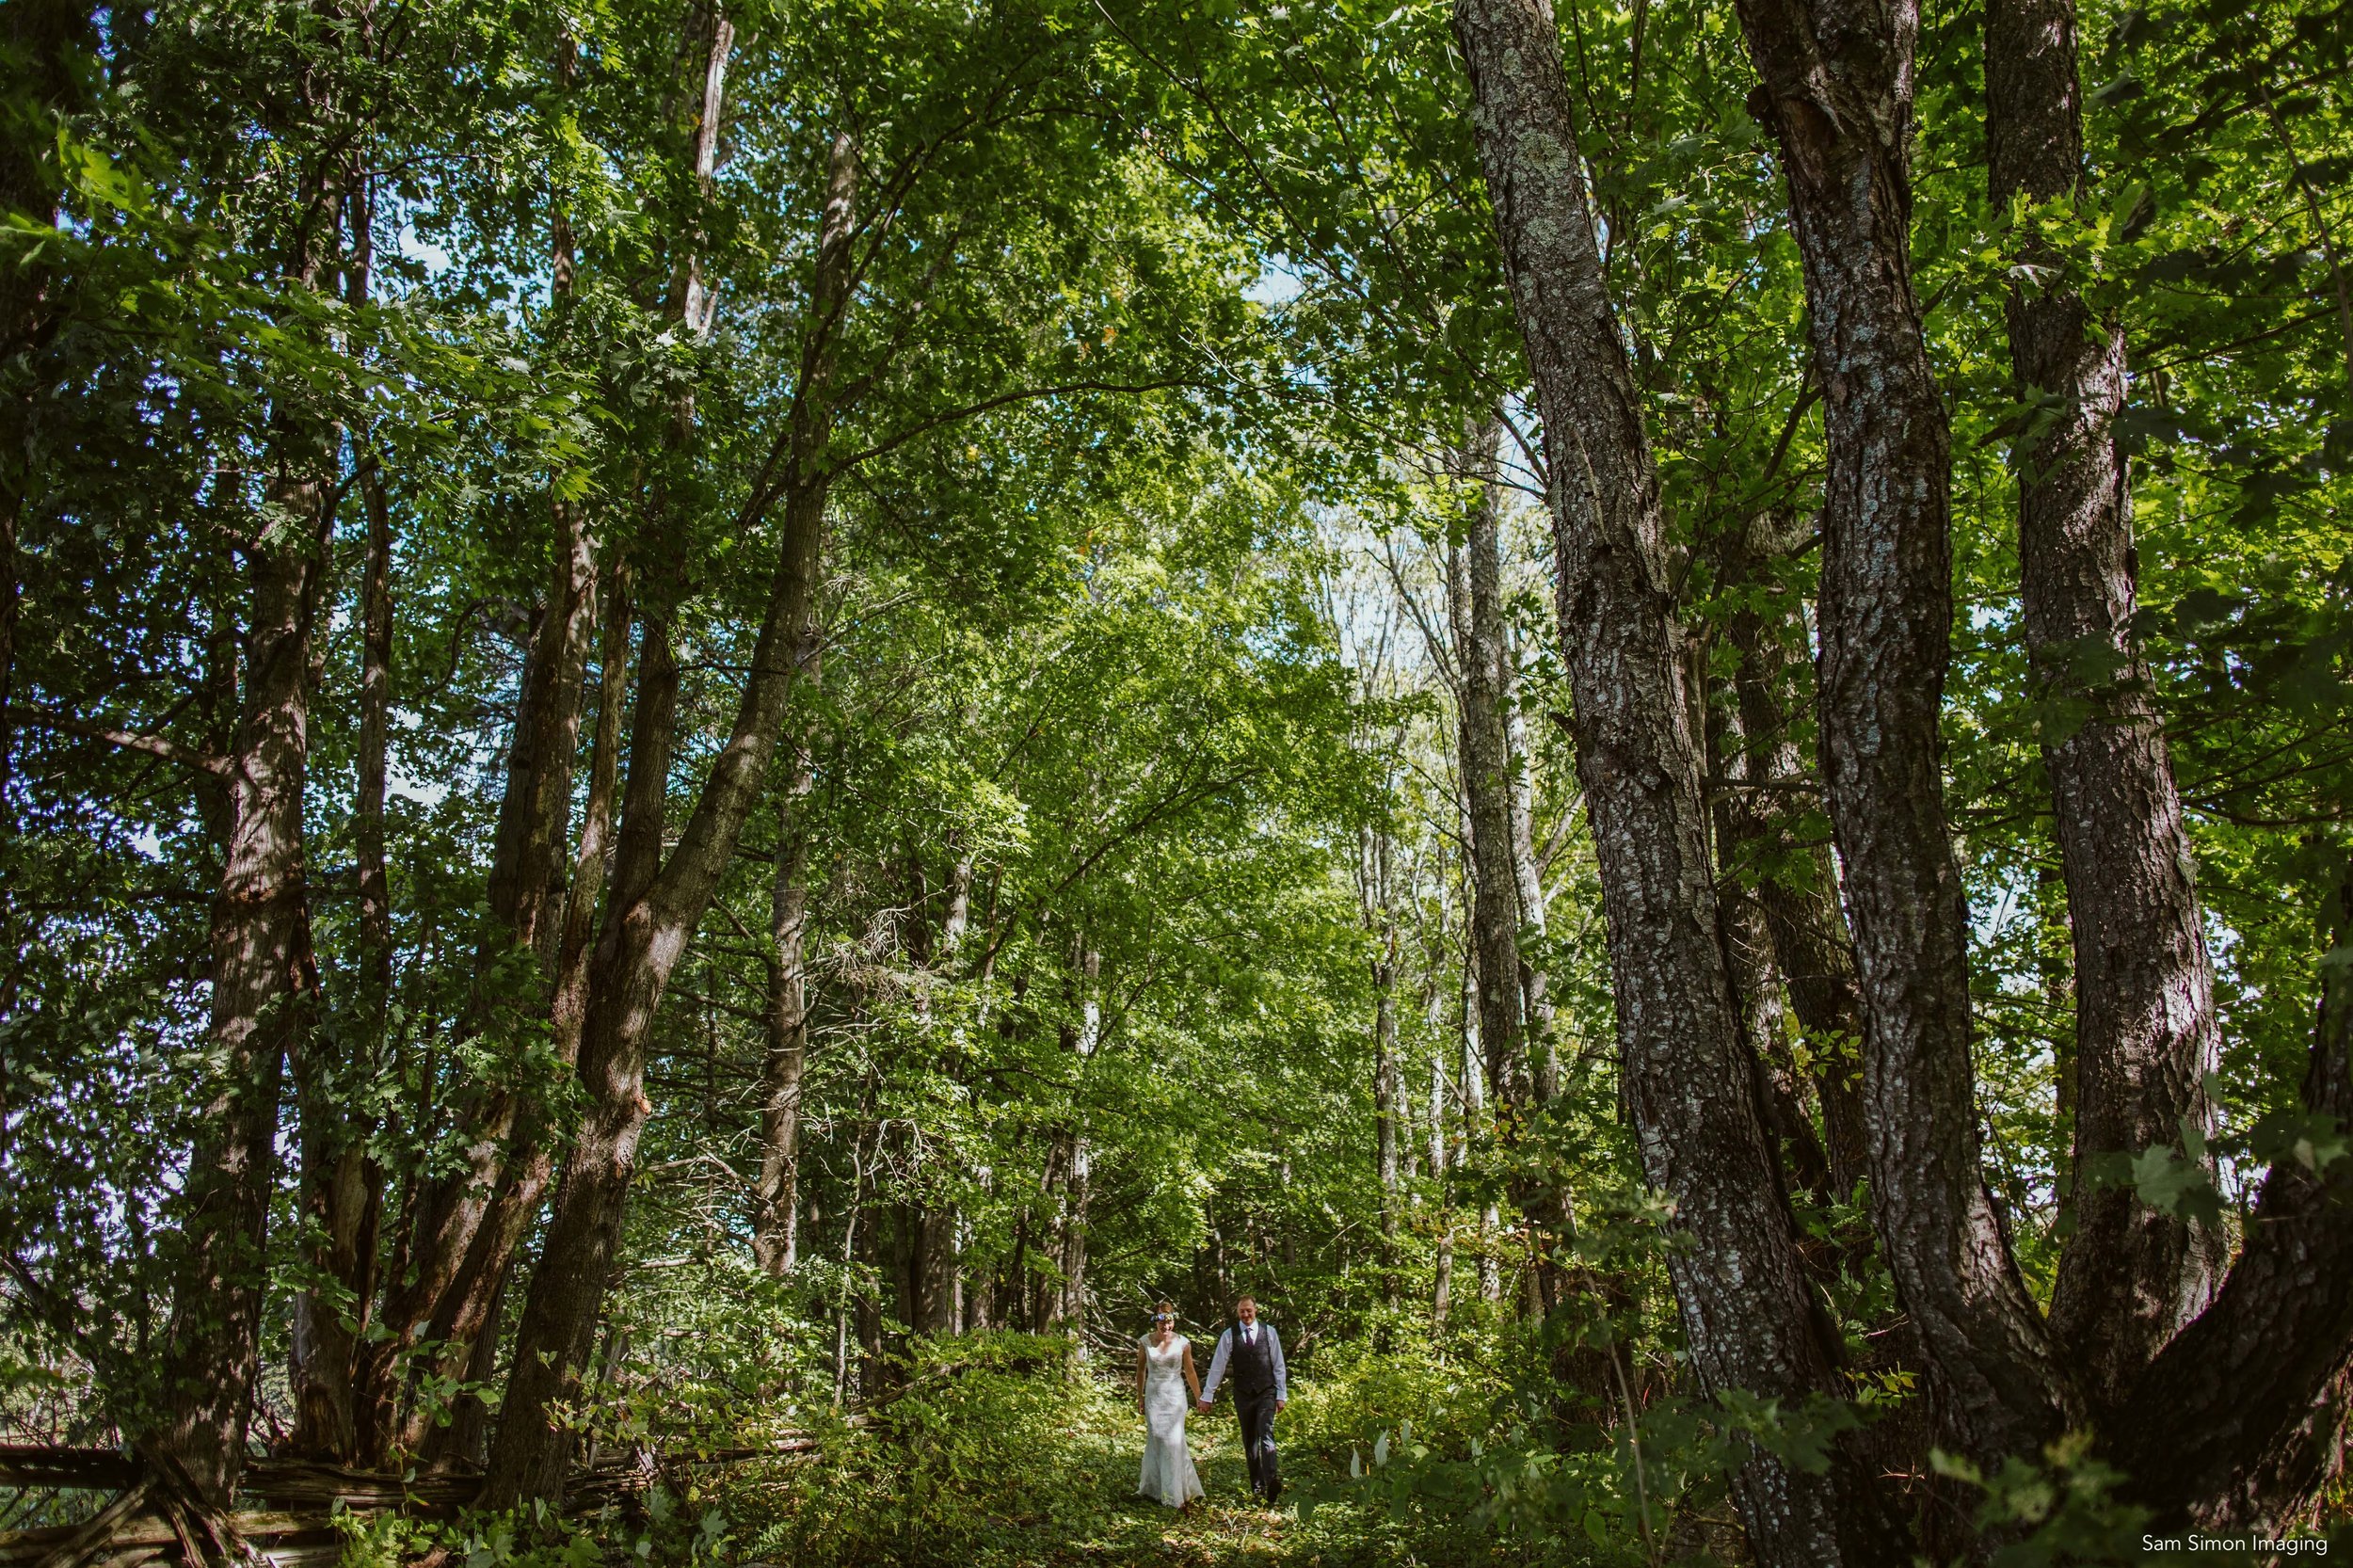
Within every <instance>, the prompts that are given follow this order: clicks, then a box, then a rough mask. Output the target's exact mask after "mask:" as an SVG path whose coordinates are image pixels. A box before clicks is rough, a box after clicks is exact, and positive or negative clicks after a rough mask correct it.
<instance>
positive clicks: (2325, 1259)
mask: <svg viewBox="0 0 2353 1568" xmlns="http://www.w3.org/2000/svg"><path fill="white" fill-rule="evenodd" d="M2333 902H2334V903H2335V904H2336V907H2335V908H2334V909H2333V910H2331V911H2330V914H2331V916H2332V919H2331V920H2330V922H2329V942H2330V945H2331V960H2336V961H2331V960H2324V961H2323V962H2322V964H2321V966H2320V980H2321V989H2320V1014H2319V1018H2318V1021H2317V1022H2316V1023H2315V1025H2314V1027H2313V1046H2312V1054H2311V1059H2310V1063H2309V1064H2308V1066H2307V1067H2306V1069H2305V1074H2304V1086H2303V1096H2302V1098H2303V1110H2304V1112H2305V1113H2306V1115H2308V1116H2310V1117H2313V1118H2328V1119H2329V1120H2328V1121H2326V1122H2317V1123H2316V1124H2315V1125H2314V1126H2313V1127H2312V1128H2311V1129H2310V1130H2311V1131H2318V1130H2319V1128H2320V1127H2324V1126H2333V1127H2334V1128H2338V1129H2340V1130H2341V1129H2343V1128H2347V1127H2353V969H2348V968H2347V967H2346V966H2345V964H2344V963H2343V962H2342V961H2341V957H2342V955H2343V954H2344V952H2345V950H2346V948H2347V946H2348V945H2353V869H2348V872H2347V874H2346V877H2345V881H2344V882H2343V883H2342V884H2341V885H2340V886H2339V888H2338V889H2337V892H2336V896H2335V899H2334V901H2333ZM2348 1364H2353V1155H2347V1154H2345V1152H2343V1149H2342V1146H2341V1145H2340V1146H2339V1148H2338V1149H2337V1150H2336V1152H2335V1153H2334V1157H2333V1158H2330V1157H2329V1153H2328V1152H2327V1151H2326V1150H2323V1151H2320V1152H2315V1151H2314V1150H2313V1146H2312V1145H2311V1144H2306V1145H2305V1146H2303V1147H2302V1148H2296V1149H2283V1150H2281V1152H2280V1154H2279V1156H2278V1158H2277V1160H2276V1161H2275V1162H2274V1164H2273V1165H2272V1168H2271V1173H2270V1175H2269V1176H2266V1177H2265V1181H2264V1188H2263V1193H2262V1196H2261V1197H2260V1198H2259V1199H2258V1201H2257V1202H2256V1205H2255V1212H2254V1215H2253V1217H2252V1219H2251V1220H2250V1221H2249V1224H2248V1226H2247V1242H2246V1245H2245V1247H2244V1248H2243V1250H2242V1251H2241V1252H2240V1254H2239V1257H2238V1260H2237V1262H2235V1263H2233V1265H2232V1267H2231V1272H2230V1274H2229V1276H2228V1277H2227V1278H2226V1279H2225V1280H2224V1281H2223V1283H2222V1287H2221V1288H2220V1289H2219V1290H2218V1291H2217V1292H2216V1295H2215V1300H2214V1304H2212V1305H2211V1306H2209V1307H2208V1308H2207V1309H2206V1311H2205V1312H2204V1314H2203V1315H2201V1317H2200V1318H2199V1319H2198V1320H2196V1321H2195V1322H2192V1323H2191V1324H2190V1325H2189V1326H2188V1327H2187V1328H2185V1329H2184V1330H2183V1331H2182V1332H2181V1333H2180V1334H2179V1335H2177V1336H2175V1337H2174V1339H2173V1340H2172V1342H2171V1343H2170V1344H2169V1345H2167V1346H2166V1347H2165V1349H2164V1350H2163V1351H2162V1352H2159V1354H2158V1355H2157V1357H2156V1359H2155V1360H2154V1361H2153V1363H2152V1364H2151V1365H2150V1367H2149V1369H2148V1370H2147V1371H2146V1372H2144V1373H2143V1374H2142V1375H2141V1377H2140V1378H2139V1380H2138V1381H2137V1383H2136V1384H2134V1386H2133V1389H2132V1392H2131V1395H2130V1397H2129V1398H2128V1399H2127V1400H2125V1401H2124V1402H2123V1404H2122V1405H2121V1409H2120V1411H2119V1413H2118V1416H2117V1417H2116V1419H2115V1420H2114V1422H2113V1423H2111V1425H2110V1428H2109V1430H2110V1432H2112V1433H2113V1435H2112V1437H2111V1439H2110V1441H2109V1442H2108V1443H2107V1445H2106V1447H2107V1448H2108V1449H2109V1451H2110V1453H2111V1454H2112V1455H2113V1456H2114V1457H2115V1458H2116V1459H2117V1460H2118V1461H2120V1462H2121V1465H2122V1467H2123V1469H2124V1471H2125V1473H2126V1474H2127V1476H2128V1477H2129V1478H2130V1480H2128V1481H2127V1483H2126V1486H2125V1491H2126V1492H2127V1494H2128V1495H2129V1496H2131V1497H2132V1499H2133V1500H2134V1501H2137V1502H2138V1503H2140V1504H2142V1505H2143V1506H2145V1507H2147V1508H2149V1509H2150V1510H2152V1511H2153V1512H2154V1513H2155V1515H2156V1521H2157V1524H2158V1526H2159V1527H2162V1528H2168V1529H2181V1528H2201V1529H2206V1530H2210V1531H2213V1532H2215V1533H2217V1534H2229V1535H2241V1534H2249V1533H2259V1534H2263V1535H2266V1536H2270V1535H2278V1534H2281V1533H2282V1532H2283V1530H2284V1528H2285V1527H2286V1526H2287V1525H2289V1524H2291V1523H2293V1522H2295V1521H2296V1520H2297V1517H2298V1516H2299V1515H2300V1514H2301V1513H2302V1512H2304V1511H2305V1509H2306V1508H2307V1507H2308V1505H2309V1502H2310V1499H2311V1498H2312V1497H2313V1495H2314V1493H2315V1492H2316V1490H2317V1489H2318V1487H2319V1486H2320V1485H2321V1483H2322V1482H2323V1481H2324V1480H2327V1479H2328V1478H2329V1474H2330V1473H2331V1470H2332V1469H2333V1467H2334V1465H2335V1464H2337V1463H2339V1462H2340V1454H2341V1444H2342V1436H2341V1433H2342V1432H2343V1430H2344V1424H2345V1396H2346V1383H2347V1380H2348V1376H2349V1375H2353V1374H2349V1373H2348Z"/></svg>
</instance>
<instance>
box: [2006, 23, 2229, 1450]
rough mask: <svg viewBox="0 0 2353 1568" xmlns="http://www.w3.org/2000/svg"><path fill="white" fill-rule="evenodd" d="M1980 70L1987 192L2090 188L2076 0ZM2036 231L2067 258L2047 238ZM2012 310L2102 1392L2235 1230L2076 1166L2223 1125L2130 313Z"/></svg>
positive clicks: (2087, 1344) (2032, 655)
mask: <svg viewBox="0 0 2353 1568" xmlns="http://www.w3.org/2000/svg"><path fill="white" fill-rule="evenodd" d="M1985 87H1986V144H1987V153H1988V158H1987V162H1988V169H1989V175H1990V183H1991V185H1992V193H1993V205H1994V208H1995V210H1996V211H1997V212H1998V211H2001V210H2003V209H2005V208H2007V207H2008V206H2009V204H2010V203H2011V202H2012V201H2014V200H2028V201H2035V202H2047V201H2054V200H2068V199H2072V198H2075V197H2080V196H2088V195H2089V191H2088V189H2087V187H2086V185H2085V183H2084V169H2083V156H2084V154H2083V115H2082V102H2083V89H2082V86H2081V84H2080V82H2079V81H2078V80H2077V76H2076V65H2075V6H2074V0H1989V4H1988V5H1987V7H1986V13H1985ZM2024 248H2025V255H2024V257H2022V260H2025V261H2027V262H2038V261H2039V262H2043V263H2047V264H2051V265H2052V272H2053V276H2055V277H2056V276H2061V275H2062V273H2061V269H2060V267H2059V265H2058V264H2059V262H2060V258H2058V257H2057V256H2056V255H2052V254H2050V253H2049V250H2048V248H2047V247H2045V246H2043V245H2042V244H2041V242H2040V241H2038V240H2035V239H2033V238H2028V239H2026V240H2025V244H2024ZM2007 315H2008V319H2009V347H2010V363H2011V366H2012V368H2013V371H2014V373H2015V376H2016V378H2017V385H2018V393H2019V399H2020V401H2021V402H2022V403H2025V404H2027V405H2029V406H2031V407H2033V408H2035V410H2036V412H2035V413H2034V414H2033V415H2032V416H2031V417H2032V420H2033V424H2032V425H2030V427H2029V429H2028V430H2027V432H2025V434H2024V435H2022V437H2021V438H2020V439H2019V440H2018V442H2017V446H2016V460H2017V463H2018V468H2019V485H2018V557H2019V568H2020V569H2019V584H2020V588H2021V591H2022V601H2023V603H2022V607H2023V610H2024V615H2023V616H2022V620H2023V623H2024V630H2025V640H2026V656H2027V661H2028V664H2029V666H2030V668H2031V670H2032V682H2033V688H2034V696H2035V699H2036V706H2037V708H2038V710H2039V711H2040V712H2041V733H2042V760H2043V766H2044V769H2045V770H2046V771H2047V772H2048V774H2049V775H2050V779H2051V795H2052V805H2053V815H2054V818H2055V824H2056V826H2057V834H2058V841H2059V857H2060V862H2061V864H2062V866H2063V867H2064V869H2065V872H2066V876H2067V904H2068V909H2069V911H2070V913H2071V915H2072V916H2073V925H2074V954H2075V1107H2074V1110H2075V1147H2074V1163H2075V1172H2074V1177H2073V1180H2072V1181H2071V1183H2070V1185H2071V1187H2072V1188H2073V1211H2074V1231H2073V1235H2072V1236H2071V1237H2070V1238H2069V1239H2068V1240H2067V1243H2066V1245H2065V1247H2064V1248H2063V1250H2062V1251H2061V1252H2060V1255H2059V1266H2058V1280H2057V1288H2056V1289H2055V1290H2054V1292H2053V1294H2052V1299H2051V1332H2052V1335H2053V1336H2054V1337H2055V1338H2056V1339H2057V1341H2058V1343H2059V1345H2060V1347H2061V1348H2062V1349H2063V1351H2064V1352H2065V1353H2066V1355H2067V1357H2068V1360H2069V1362H2070V1363H2071V1364H2072V1365H2073V1366H2074V1367H2075V1368H2078V1369H2079V1370H2078V1376H2079V1378H2080V1380H2081V1383H2082V1386H2083V1389H2084V1392H2085V1395H2086V1397H2087V1398H2088V1399H2089V1400H2090V1402H2091V1404H2092V1406H2093V1408H2094V1409H2095V1410H2098V1409H2104V1408H2105V1407H2107V1406H2109V1405H2110V1404H2112V1403H2113V1401H2114V1400H2117V1399H2118V1398H2120V1397H2121V1395H2122V1393H2123V1390H2124V1389H2125V1387H2126V1386H2127V1385H2128V1384H2129V1383H2130V1382H2131V1380H2132V1379H2133V1378H2134V1377H2135V1376H2137V1375H2138V1373H2139V1371H2140V1369H2141V1368H2143V1367H2145V1366H2147V1365H2148V1363H2149V1361H2150V1360H2151V1358H2152V1357H2153V1356H2154V1355H2155V1354H2156V1353H2157V1352H2158V1350H2159V1349H2160V1348H2161V1347H2163V1345H2164V1344H2165V1342H2166V1341H2167V1340H2168V1339H2169V1338H2171V1337H2172V1336H2173V1334H2174V1333H2175V1332H2176V1331H2177V1330H2178V1329H2180V1328H2181V1327H2182V1325H2183V1324H2185V1323H2186V1322H2188V1321H2189V1320H2191V1319H2193V1318H2195V1317H2197V1315H2198V1314H2199V1313H2200V1312H2201V1311H2203V1310H2204V1308H2205V1305H2206V1303H2207V1302H2208V1300H2210V1299H2211V1297H2212V1295H2213V1291H2214V1287H2215V1283H2216V1281H2217V1277H2218V1275H2219V1274H2220V1272H2221V1270H2222V1267H2223V1265H2224V1263H2225V1262H2226V1261H2227V1258H2228V1250H2227V1249H2228V1244H2229V1243H2228V1239H2227V1238H2226V1237H2225V1236H2224V1234H2223V1233H2222V1231H2221V1229H2220V1227H2219V1226H2218V1225H2216V1224H2201V1223H2198V1222H2196V1221H2194V1220H2190V1219H2187V1218H2183V1217H2179V1216H2175V1215H2170V1214H2165V1213H2161V1212H2159V1211H2158V1210H2156V1209H2153V1208H2150V1207H2149V1206H2148V1205H2146V1204H2144V1203H2142V1202H2140V1201H2139V1199H2138V1197H2137V1194H2136V1193H2135V1192H2134V1191H2133V1188H2132V1186H2131V1185H2130V1184H2129V1183H2125V1182H2119V1181H2114V1180H2109V1181H2086V1180H2085V1179H2084V1176H2085V1173H2086V1169H2087V1166H2088V1165H2089V1164H2090V1162H2093V1161H2103V1160H2106V1161H2113V1160H2117V1159H2118V1158H2119V1157H2122V1158H2125V1159H2129V1158H2132V1157H2134V1156H2137V1155H2138V1154H2139V1153H2140V1152H2141V1151H2142V1150H2144V1149H2147V1148H2152V1147H2155V1146H2159V1145H2168V1146H2171V1147H2172V1148H2174V1149H2175V1150H2177V1151H2179V1152H2185V1153H2189V1154H2190V1156H2191V1157H2192V1158H2195V1159H2198V1160H2200V1161H2201V1163H2202V1164H2204V1165H2205V1166H2206V1168H2207V1169H2208V1170H2209V1171H2211V1169H2212V1161H2211V1160H2209V1159H2207V1158H2206V1157H2205V1156H2204V1153H2203V1149H2202V1145H2201V1146H2200V1147H2199V1148H2198V1149H2196V1150H2195V1151H2194V1152H2192V1151H2188V1150H2185V1148H2184V1139H2183V1129H2184V1128H2194V1129H2196V1130H2197V1131H2198V1132H2199V1133H2200V1134H2201V1136H2202V1135H2203V1134H2206V1133H2209V1132H2211V1131H2212V1130H2213V1128H2214V1106H2213V1103H2212V1101H2211V1099H2210V1097H2209V1096H2208V1095H2207V1093H2206V1088H2205V1079H2206V1075H2207V1074H2208V1073H2210V1072H2213V1071H2214V1070H2215V1069H2216V1068H2217V1066H2218V1065H2219V1064H2220V1053H2221V1043H2220V1035H2219V1033H2218V1032H2217V1027H2216V1022H2215V1012H2214V969H2213V965H2212V964H2211V962H2210V961H2209V959H2208V957H2207V954H2206V943H2205V936H2204V933H2203V932H2202V931H2201V928H2200V924H2199V917H2198V898H2197V893H2196V891H2195V889H2194V888H2192V887H2191V883H2190V864H2191V862H2190V844H2189V835H2188V832H2187V831H2186V830H2185V827H2184V826H2183V823H2182V802H2181V796H2180V794H2179V792H2177V791H2176V790H2175V788H2174V784H2173V767H2172V763H2171V760H2169V758H2168V756H2167V752H2166V744H2165V733H2164V728H2163V727H2162V725H2161V723H2160V721H2159V719H2158V716H2157V710H2156V702H2155V696H2154V693H2153V690H2152V689H2151V682H2150V672H2149V665H2148V662H2147V661H2146V660H2145V659H2144V658H2143V657H2142V656H2141V649H2140V641H2139V639H2138V637H2137V636H2136V635H2135V634H2134V632H2133V614H2134V611H2135V609H2136V608H2137V595H2136V592H2135V586H2134V567H2133V531H2132V513H2131V503H2130V500H2129V497H2128V494H2127V488H2126V477H2125V467H2124V455H2123V452H2122V451H2121V448H2120V447H2119V446H2118V445H2117V439H2116V416H2117V415H2118V413H2120V412H2121V410H2122V408H2123V406H2124V333H2123V330H2122V327H2121V323H2119V322H2117V321H2114V320H2108V321H2104V322H2098V323H2095V322H2094V321H2093V320H2092V316H2091V312H2090V310H2089V307H2087V306H2086V305H2085V303H2084V301H2083V298H2082V296H2080V295H2078V294H2077V293H2076V292H2075V290H2074V289H2073V287H2071V286H2068V285H2067V284H2065V283H2063V282H2060V283H2054V284H2053V285H2052V286H2050V287H2048V288H2042V289H2037V288H2033V287H2031V286H2029V285H2026V284H2024V283H2013V284H2012V285H2011V288H2010V291H2009V299H2008V302H2007Z"/></svg>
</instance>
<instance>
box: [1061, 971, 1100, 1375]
mask: <svg viewBox="0 0 2353 1568" xmlns="http://www.w3.org/2000/svg"><path fill="white" fill-rule="evenodd" d="M1081 949H1082V950H1081V952H1080V955H1079V976H1078V979H1079V998H1080V1000H1079V1021H1078V1025H1077V1027H1076V1028H1075V1029H1073V1028H1070V1027H1068V1026H1065V1028H1064V1047H1065V1048H1067V1049H1069V1050H1070V1051H1071V1052H1072V1053H1073V1054H1074V1055H1075V1056H1076V1057H1077V1058H1078V1064H1077V1068H1078V1072H1079V1073H1080V1077H1081V1081H1083V1076H1084V1074H1085V1072H1086V1064H1087V1063H1088V1062H1090V1061H1092V1060H1093V1059H1094V1056H1095V1048H1096V1046H1097V1045H1098V1044H1099V1043H1100V1042H1101V1039H1102V1032H1103V1003H1102V1000H1101V999H1100V998H1099V997H1097V996H1096V990H1095V987H1096V980H1097V978H1098V977H1099V976H1100V975H1101V973H1102V964H1103V958H1102V954H1100V953H1098V952H1096V951H1095V950H1094V949H1093V948H1091V947H1084V946H1083V944H1082V945H1081ZM1094 1203H1095V1149H1094V1146H1093V1144H1092V1143H1091V1141H1090V1140H1089V1139H1088V1137H1087V1132H1086V1128H1085V1126H1084V1124H1083V1121H1081V1123H1080V1125H1079V1126H1077V1127H1075V1128H1073V1129H1072V1131H1071V1135H1070V1156H1069V1164H1068V1166H1067V1167H1066V1168H1065V1173H1064V1177H1063V1220H1062V1233H1061V1240H1062V1320H1063V1321H1064V1323H1066V1324H1068V1325H1069V1326H1070V1328H1071V1329H1072V1331H1073V1332H1074V1333H1077V1332H1081V1331H1083V1329H1084V1327H1085V1323H1086V1300H1087V1296H1086V1275H1087V1241H1088V1218H1089V1214H1088V1211H1089V1210H1090V1209H1091V1208H1093V1207H1094Z"/></svg>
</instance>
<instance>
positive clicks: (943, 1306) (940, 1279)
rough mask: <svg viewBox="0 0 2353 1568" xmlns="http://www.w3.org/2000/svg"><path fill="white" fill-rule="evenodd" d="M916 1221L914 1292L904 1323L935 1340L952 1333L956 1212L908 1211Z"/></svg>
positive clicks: (931, 1207) (940, 1207) (933, 1207)
mask: <svg viewBox="0 0 2353 1568" xmlns="http://www.w3.org/2000/svg"><path fill="white" fill-rule="evenodd" d="M909 1213H910V1215H911V1216H912V1217H913V1218H914V1220H915V1222H916V1225H915V1256H913V1258H912V1259H911V1260H910V1261H911V1262H912V1263H913V1265H914V1269H913V1272H914V1276H915V1279H914V1284H915V1289H914V1291H913V1296H914V1302H913V1310H912V1311H911V1312H910V1313H909V1315H908V1324H909V1326H910V1327H912V1328H913V1329H914V1330H915V1332H916V1333H918V1334H922V1335H929V1336H934V1337H936V1336H941V1335H948V1334H953V1333H955V1332H956V1276H957V1272H958V1265H959V1263H960V1262H961V1251H962V1250H961V1248H959V1246H958V1245H957V1237H956V1228H957V1224H958V1217H957V1214H956V1211H955V1210H954V1209H953V1208H950V1207H948V1206H946V1205H944V1204H926V1205H924V1206H923V1207H922V1208H918V1209H911V1210H909Z"/></svg>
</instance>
